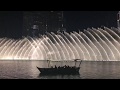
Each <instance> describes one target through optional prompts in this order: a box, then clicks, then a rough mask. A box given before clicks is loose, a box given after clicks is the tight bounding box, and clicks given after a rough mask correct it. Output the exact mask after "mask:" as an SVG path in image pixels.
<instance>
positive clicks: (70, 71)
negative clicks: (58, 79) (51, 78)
mask: <svg viewBox="0 0 120 90" xmlns="http://www.w3.org/2000/svg"><path fill="white" fill-rule="evenodd" d="M77 60H78V59H75V60H74V61H75V66H67V65H65V66H59V67H57V66H56V65H55V67H54V68H53V67H47V68H40V67H37V69H38V70H39V71H40V74H42V75H56V74H58V75H59V74H62V75H74V74H79V70H80V65H81V62H82V60H81V61H80V64H79V67H76V62H77ZM48 61H50V60H48ZM49 63H50V62H49Z"/></svg>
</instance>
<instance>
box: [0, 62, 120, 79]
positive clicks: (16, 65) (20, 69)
mask: <svg viewBox="0 0 120 90" xmlns="http://www.w3.org/2000/svg"><path fill="white" fill-rule="evenodd" d="M53 64H56V63H53ZM57 64H58V65H61V63H57ZM64 64H69V65H74V63H73V62H69V63H68V62H67V63H64ZM77 64H79V63H77ZM36 66H39V67H47V63H46V62H43V61H0V79H120V62H107V61H104V62H101V61H99V62H93V61H92V62H88V61H87V62H85V61H83V62H82V64H81V69H80V75H56V76H47V75H46V76H41V75H40V72H39V71H38V69H37V68H36Z"/></svg>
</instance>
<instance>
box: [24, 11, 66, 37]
mask: <svg viewBox="0 0 120 90" xmlns="http://www.w3.org/2000/svg"><path fill="white" fill-rule="evenodd" d="M63 23H64V20H63V11H25V12H23V35H24V36H26V35H29V36H38V35H39V34H44V33H45V32H46V31H47V32H57V31H58V30H62V29H63V28H64V26H63Z"/></svg>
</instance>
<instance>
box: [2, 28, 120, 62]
mask: <svg viewBox="0 0 120 90" xmlns="http://www.w3.org/2000/svg"><path fill="white" fill-rule="evenodd" d="M0 59H1V60H46V59H51V60H58V61H61V60H73V59H82V60H88V61H119V60H120V31H119V30H118V29H117V28H111V29H110V28H107V27H104V29H101V28H98V29H95V28H92V29H90V28H89V29H87V30H84V31H83V32H80V31H79V32H75V31H73V32H70V33H68V32H66V31H64V32H60V31H59V32H57V34H55V33H53V32H47V33H46V34H45V35H40V36H39V37H34V38H32V37H24V38H22V39H18V40H15V39H9V38H0Z"/></svg>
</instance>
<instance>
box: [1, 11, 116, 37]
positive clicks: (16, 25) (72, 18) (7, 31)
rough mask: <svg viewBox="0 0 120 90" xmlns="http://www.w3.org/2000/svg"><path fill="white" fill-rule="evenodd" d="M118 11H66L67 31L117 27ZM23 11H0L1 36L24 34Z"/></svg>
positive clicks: (19, 35)
mask: <svg viewBox="0 0 120 90" xmlns="http://www.w3.org/2000/svg"><path fill="white" fill-rule="evenodd" d="M117 13H118V11H64V19H65V23H66V27H67V31H68V32H70V31H78V30H81V31H82V30H83V29H87V28H91V27H94V28H97V27H101V26H107V27H117V22H116V20H117ZM22 29H23V18H22V11H0V37H9V38H19V37H21V36H22Z"/></svg>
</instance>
